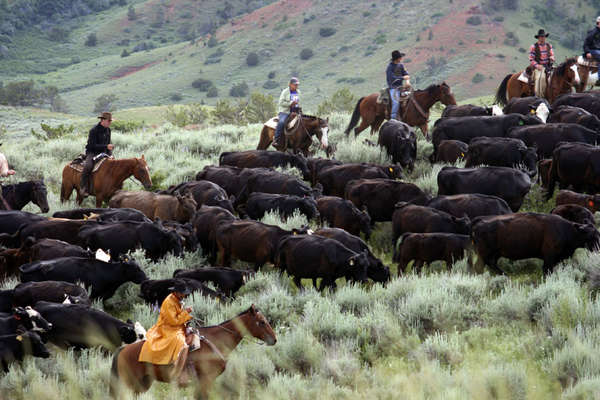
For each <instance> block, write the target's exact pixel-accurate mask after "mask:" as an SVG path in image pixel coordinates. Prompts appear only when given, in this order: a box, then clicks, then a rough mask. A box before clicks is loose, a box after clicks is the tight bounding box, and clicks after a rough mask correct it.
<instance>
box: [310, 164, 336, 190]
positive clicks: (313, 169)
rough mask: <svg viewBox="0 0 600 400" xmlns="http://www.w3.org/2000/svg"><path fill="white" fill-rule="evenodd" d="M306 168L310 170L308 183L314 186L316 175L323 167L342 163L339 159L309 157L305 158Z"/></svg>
mask: <svg viewBox="0 0 600 400" xmlns="http://www.w3.org/2000/svg"><path fill="white" fill-rule="evenodd" d="M307 164H308V170H309V171H310V180H309V181H310V184H311V185H312V186H315V185H316V184H317V175H319V172H321V170H323V169H325V168H329V167H333V166H335V165H342V164H343V163H342V162H341V161H339V160H332V159H330V158H309V159H307Z"/></svg>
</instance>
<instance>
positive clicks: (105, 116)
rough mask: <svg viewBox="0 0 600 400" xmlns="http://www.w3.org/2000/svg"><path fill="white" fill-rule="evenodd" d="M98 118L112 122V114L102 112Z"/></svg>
mask: <svg viewBox="0 0 600 400" xmlns="http://www.w3.org/2000/svg"><path fill="white" fill-rule="evenodd" d="M98 118H100V119H107V120H109V121H113V119H112V114H111V113H109V112H103V113H102V115H99V116H98Z"/></svg>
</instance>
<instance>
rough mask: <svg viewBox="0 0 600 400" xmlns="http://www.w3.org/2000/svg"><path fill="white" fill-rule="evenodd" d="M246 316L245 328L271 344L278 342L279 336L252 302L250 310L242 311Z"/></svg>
mask: <svg viewBox="0 0 600 400" xmlns="http://www.w3.org/2000/svg"><path fill="white" fill-rule="evenodd" d="M242 314H243V315H244V316H245V318H244V321H245V324H244V325H245V329H246V330H247V331H248V333H249V334H250V335H252V336H254V337H255V338H257V339H260V340H262V341H263V342H265V343H266V344H268V345H269V346H273V345H274V344H275V343H277V336H276V335H275V332H274V331H273V328H271V325H270V324H269V322H268V321H267V319H266V318H265V316H264V315H263V314H262V313H261V312H260V311H259V310H258V309H257V308H256V307H255V306H254V304H252V306H250V308H249V309H248V310H246V311H245V312H243V313H242Z"/></svg>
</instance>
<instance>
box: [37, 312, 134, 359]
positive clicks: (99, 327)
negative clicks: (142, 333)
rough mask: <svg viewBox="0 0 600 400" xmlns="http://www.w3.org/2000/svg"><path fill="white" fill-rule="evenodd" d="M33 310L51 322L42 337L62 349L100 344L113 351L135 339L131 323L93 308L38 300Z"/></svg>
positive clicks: (82, 347) (83, 347)
mask: <svg viewBox="0 0 600 400" xmlns="http://www.w3.org/2000/svg"><path fill="white" fill-rule="evenodd" d="M35 309H36V310H37V311H39V313H40V314H42V316H43V317H44V318H45V319H46V320H47V321H49V322H50V323H51V324H52V330H50V331H49V332H47V333H45V334H44V336H45V337H47V339H48V341H49V342H50V343H52V344H54V345H56V346H58V347H60V348H62V349H67V348H69V347H75V348H76V349H85V348H90V347H96V346H101V347H104V348H105V349H107V350H109V351H115V350H116V349H117V348H118V347H120V346H121V345H122V344H123V343H133V342H135V341H136V339H137V334H136V331H135V325H134V324H133V323H128V322H123V321H121V320H118V319H117V318H114V317H112V316H111V315H109V314H107V313H105V312H104V311H100V310H96V309H94V308H92V307H87V306H83V305H80V304H56V303H49V302H46V301H39V302H37V303H36V304H35Z"/></svg>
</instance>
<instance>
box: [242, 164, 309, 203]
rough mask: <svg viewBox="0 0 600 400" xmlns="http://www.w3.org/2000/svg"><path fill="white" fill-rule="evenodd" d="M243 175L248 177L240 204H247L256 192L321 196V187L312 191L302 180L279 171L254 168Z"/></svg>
mask: <svg viewBox="0 0 600 400" xmlns="http://www.w3.org/2000/svg"><path fill="white" fill-rule="evenodd" d="M246 171H247V173H242V174H241V176H242V177H247V179H246V180H245V184H244V188H243V189H242V190H241V191H240V192H239V194H238V201H237V203H238V204H242V203H245V202H246V200H247V199H248V196H249V195H250V194H251V193H254V192H260V193H271V194H287V195H293V196H300V197H305V196H310V197H312V196H316V195H319V194H320V187H319V186H318V185H317V186H316V187H315V189H311V188H310V186H308V185H307V184H306V183H304V182H303V181H302V180H300V179H298V178H296V177H295V176H292V175H288V174H283V173H281V172H277V171H271V170H268V169H265V168H253V169H248V170H246Z"/></svg>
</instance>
